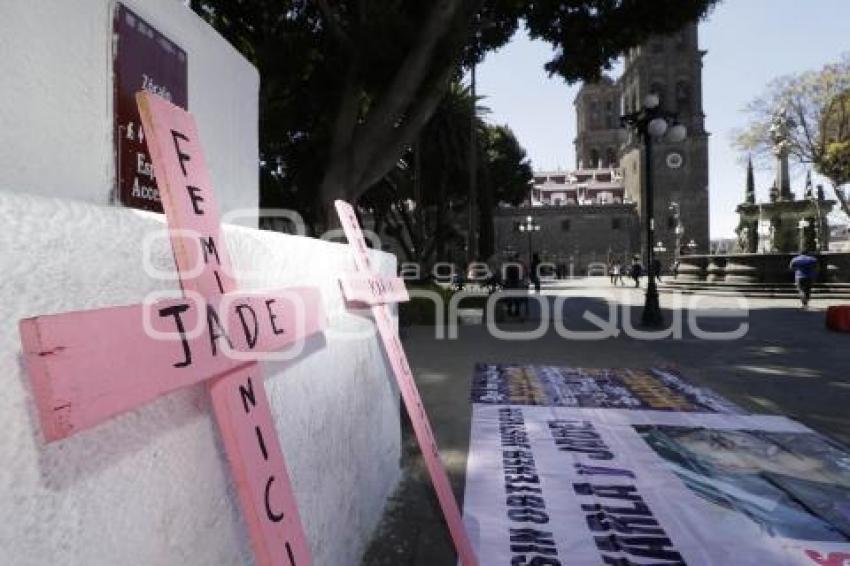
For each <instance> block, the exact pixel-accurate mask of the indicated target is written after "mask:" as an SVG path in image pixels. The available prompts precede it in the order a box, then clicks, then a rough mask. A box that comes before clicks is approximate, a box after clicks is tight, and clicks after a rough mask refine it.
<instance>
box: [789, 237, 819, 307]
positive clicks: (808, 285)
mask: <svg viewBox="0 0 850 566" xmlns="http://www.w3.org/2000/svg"><path fill="white" fill-rule="evenodd" d="M817 264H818V260H817V259H815V258H814V257H812V256H810V255H809V251H808V250H802V251H801V252H800V255H798V256H796V257H795V258H794V259H792V260H791V263H790V265H789V267H790V268H791V269H793V270H794V282H795V283H796V284H797V293H799V295H800V303H801V306H802V309H803V310H805V309H807V308H809V299H811V297H812V283H813V282H814V279H815V269H816V268H817Z"/></svg>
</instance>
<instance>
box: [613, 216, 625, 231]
mask: <svg viewBox="0 0 850 566" xmlns="http://www.w3.org/2000/svg"><path fill="white" fill-rule="evenodd" d="M622 228H623V219H622V218H612V219H611V229H612V230H620V229H622Z"/></svg>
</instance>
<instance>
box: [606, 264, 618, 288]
mask: <svg viewBox="0 0 850 566" xmlns="http://www.w3.org/2000/svg"><path fill="white" fill-rule="evenodd" d="M616 269H617V265H616V264H615V263H614V262H613V261H611V262H608V277H610V278H611V285H616V284H617V274H616V271H615V270H616Z"/></svg>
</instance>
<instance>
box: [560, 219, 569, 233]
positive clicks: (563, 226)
mask: <svg viewBox="0 0 850 566" xmlns="http://www.w3.org/2000/svg"><path fill="white" fill-rule="evenodd" d="M561 231H562V232H569V231H570V221H569V220H561Z"/></svg>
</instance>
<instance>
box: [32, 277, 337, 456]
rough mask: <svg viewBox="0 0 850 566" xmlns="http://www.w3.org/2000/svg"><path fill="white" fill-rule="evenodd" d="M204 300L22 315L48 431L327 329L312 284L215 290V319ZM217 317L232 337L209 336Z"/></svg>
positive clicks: (81, 424) (58, 432) (67, 431)
mask: <svg viewBox="0 0 850 566" xmlns="http://www.w3.org/2000/svg"><path fill="white" fill-rule="evenodd" d="M198 299H200V300H199V301H193V300H190V299H188V298H186V299H169V300H164V301H158V302H156V303H153V304H150V305H131V306H126V307H110V308H103V309H95V310H90V311H79V312H71V313H64V314H56V315H43V316H37V317H34V318H28V319H24V320H22V321H21V322H20V332H21V341H22V344H23V350H24V356H25V357H26V360H27V367H28V368H29V374H30V380H31V382H32V384H33V392H34V394H35V400H36V407H37V408H38V412H39V418H40V421H41V424H42V431H43V433H44V436H45V438H46V439H47V440H48V441H53V440H58V439H60V438H64V437H66V436H70V435H72V434H74V433H76V432H79V431H81V430H83V429H86V428H89V427H91V426H94V425H96V424H99V423H101V422H103V421H105V420H107V419H109V418H112V417H114V416H115V415H118V414H120V413H123V412H125V411H129V410H131V409H134V408H136V407H139V406H141V405H143V404H145V403H147V402H150V401H153V400H154V399H156V398H157V397H160V396H162V395H165V394H166V393H169V392H171V391H174V390H175V389H178V388H181V387H185V386H187V385H191V384H193V383H197V382H199V381H204V380H206V379H209V378H210V377H211V376H215V375H219V374H222V373H225V372H227V371H231V370H233V369H234V368H236V367H238V366H240V365H243V364H245V362H246V361H248V359H250V358H255V357H256V353H265V352H275V351H277V350H280V349H282V348H284V347H286V346H290V345H291V344H292V343H293V342H296V341H298V340H301V339H303V338H304V337H306V336H307V335H310V334H313V333H315V332H318V331H320V330H321V329H322V328H324V320H323V318H322V316H321V312H322V303H321V295H320V293H319V290H318V289H316V288H307V287H300V288H290V289H284V290H280V291H272V292H269V293H267V294H262V295H258V294H255V293H239V292H235V293H229V294H227V295H226V296H223V297H214V298H212V299H211V300H210V301H209V303H208V304H209V305H210V306H211V307H213V311H212V312H216V313H218V316H219V317H220V318H219V319H216V318H214V317H211V316H208V314H207V312H208V311H207V309H206V305H207V303H206V302H205V301H203V299H202V298H200V297H198ZM268 301H271V302H268ZM296 301H297V302H298V305H294V304H293V303H295V302H296ZM296 308H297V309H299V310H303V311H304V312H309V313H315V314H314V315H313V316H308V317H298V318H296V317H293V316H291V314H292V313H293V312H294V311H295V310H296ZM160 313H168V314H165V315H164V316H161V315H160ZM145 319H147V320H145ZM216 320H220V323H221V328H222V329H223V330H224V332H225V333H226V335H227V337H228V338H227V339H225V338H223V337H222V338H220V339H218V340H216V341H212V340H210V332H209V330H210V324H212V325H213V327H214V328H218V327H217V326H216V324H217V323H216ZM178 325H179V326H178ZM181 328H182V329H183V332H182V333H181V332H179V330H180V329H181ZM155 333H159V334H160V336H161V339H155ZM231 344H232V351H231V348H230V345H231Z"/></svg>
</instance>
